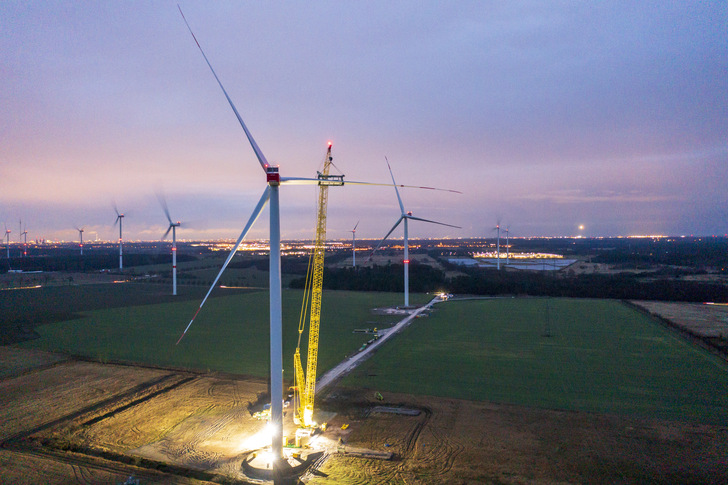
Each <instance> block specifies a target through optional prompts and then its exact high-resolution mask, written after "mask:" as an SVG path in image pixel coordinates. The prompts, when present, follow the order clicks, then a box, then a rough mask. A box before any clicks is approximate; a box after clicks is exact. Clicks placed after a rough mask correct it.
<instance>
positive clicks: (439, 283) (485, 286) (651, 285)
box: [291, 263, 728, 302]
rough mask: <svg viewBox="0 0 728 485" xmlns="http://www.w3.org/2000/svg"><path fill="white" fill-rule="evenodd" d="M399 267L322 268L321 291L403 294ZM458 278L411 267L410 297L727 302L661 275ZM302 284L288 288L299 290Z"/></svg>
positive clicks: (721, 288) (710, 288) (712, 289)
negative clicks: (437, 293)
mask: <svg viewBox="0 0 728 485" xmlns="http://www.w3.org/2000/svg"><path fill="white" fill-rule="evenodd" d="M403 269H404V268H403V266H402V265H401V264H390V265H386V266H372V267H359V268H342V269H332V268H326V269H325V271H324V288H327V289H336V290H357V291H392V292H400V291H403V290H404V288H403V284H404V283H403V277H402V273H403ZM459 269H460V272H461V273H463V274H461V275H460V276H455V277H452V278H446V277H445V273H444V272H443V271H440V270H438V269H435V268H433V267H431V266H428V265H424V264H416V263H412V264H410V291H413V292H434V291H440V290H446V291H448V292H451V293H458V294H473V295H529V296H555V297H575V298H614V299H634V300H667V301H718V302H728V286H726V285H723V284H719V283H708V282H701V281H689V280H680V279H675V278H668V277H666V276H665V275H660V274H654V275H653V274H650V275H645V274H644V273H643V274H640V275H635V274H631V273H619V274H614V275H608V274H579V275H577V274H574V273H573V272H545V271H497V270H483V269H476V268H459ZM304 283H305V279H304V278H298V279H296V280H293V281H292V282H291V287H293V288H303V286H304Z"/></svg>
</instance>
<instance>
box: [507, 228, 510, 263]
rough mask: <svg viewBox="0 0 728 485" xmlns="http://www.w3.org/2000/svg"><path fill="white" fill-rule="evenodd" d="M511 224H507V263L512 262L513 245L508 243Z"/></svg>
mask: <svg viewBox="0 0 728 485" xmlns="http://www.w3.org/2000/svg"><path fill="white" fill-rule="evenodd" d="M510 229H511V226H506V265H507V264H509V263H510V262H511V259H510V258H511V246H510V244H508V234H509V233H510Z"/></svg>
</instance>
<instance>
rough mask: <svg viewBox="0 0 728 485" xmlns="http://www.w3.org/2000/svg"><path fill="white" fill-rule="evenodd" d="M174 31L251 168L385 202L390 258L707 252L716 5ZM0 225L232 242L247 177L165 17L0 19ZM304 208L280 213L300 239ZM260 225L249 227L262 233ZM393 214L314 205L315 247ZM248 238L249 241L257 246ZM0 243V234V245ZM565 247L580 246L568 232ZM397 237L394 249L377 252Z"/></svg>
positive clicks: (300, 198)
mask: <svg viewBox="0 0 728 485" xmlns="http://www.w3.org/2000/svg"><path fill="white" fill-rule="evenodd" d="M180 4H181V7H182V9H183V10H184V12H185V15H186V17H187V19H188V21H189V22H190V25H191V27H192V29H193V30H194V31H195V34H196V36H197V38H198V40H199V41H200V43H201V44H202V47H203V48H204V49H205V51H206V53H207V56H208V58H209V59H210V62H211V63H212V65H213V67H214V68H215V70H216V71H217V74H218V75H219V76H220V78H221V81H222V82H223V84H224V85H225V87H226V89H227V91H228V93H229V94H230V96H231V97H232V99H233V101H234V103H235V104H236V106H237V108H238V110H239V111H240V113H241V114H242V116H243V119H244V120H245V122H246V124H247V125H248V127H249V128H250V130H251V132H252V134H253V136H254V137H255V139H256V140H257V142H258V144H259V145H260V147H261V149H262V151H263V152H264V153H265V155H266V156H267V158H268V159H269V160H270V161H271V162H274V163H277V164H280V166H281V172H282V174H283V175H284V176H306V177H310V176H315V173H316V170H318V169H320V166H321V163H322V161H323V157H324V154H325V150H326V142H327V141H328V140H331V141H333V143H334V146H333V155H334V163H335V164H336V165H337V166H338V167H339V168H340V169H341V171H343V172H344V173H345V174H346V177H347V178H348V179H351V180H369V181H373V182H384V183H386V182H388V181H389V173H388V172H387V166H386V163H385V161H384V157H385V156H386V157H388V158H389V160H390V162H391V163H392V168H393V170H394V175H395V177H396V178H397V182H398V183H403V184H411V185H434V186H438V187H443V188H449V189H456V190H460V191H462V192H463V195H457V194H450V193H446V192H438V193H433V192H430V191H417V190H413V189H405V190H403V191H402V197H403V200H404V203H405V207H406V208H407V209H408V210H411V211H413V213H414V215H416V216H419V217H423V218H427V219H435V220H440V221H443V222H448V223H451V224H457V225H460V226H462V227H463V228H462V229H461V230H456V229H450V228H446V227H441V226H434V225H428V224H422V223H419V224H418V223H412V224H411V225H410V233H411V237H443V236H453V237H473V236H476V237H482V236H492V235H493V234H494V233H493V232H492V230H491V228H492V227H493V226H494V225H495V223H496V221H497V220H498V219H499V218H500V219H501V221H502V224H503V225H504V226H505V225H510V227H511V234H512V235H516V236H539V235H554V236H558V235H576V234H583V235H585V236H608V235H634V234H669V235H681V234H700V235H710V234H721V235H722V234H725V233H726V232H728V190H726V187H727V186H728V183H727V182H726V181H728V141H727V140H728V138H727V137H726V133H728V30H727V29H728V28H727V27H726V26H727V25H728V3H726V2H725V1H716V2H663V1H658V2H618V1H610V2H549V3H546V2H540V1H534V2H487V1H477V2H465V1H457V2H448V3H446V2H420V1H412V2H390V1H386V2H313V5H311V4H310V3H309V2H224V3H223V2H196V1H182V2H181V3H180ZM0 46H1V47H0V56H1V57H0V100H2V110H1V113H2V114H1V115H0V116H1V118H0V220H2V221H5V222H6V223H7V224H8V227H9V228H10V229H12V230H13V233H12V234H11V238H12V239H13V240H17V236H18V219H19V218H22V219H23V220H24V221H26V224H27V228H28V231H29V234H28V235H29V239H34V238H38V237H45V238H54V239H65V240H74V239H77V237H78V236H77V233H76V231H75V230H74V229H73V228H74V226H85V227H86V231H87V232H86V237H87V238H90V237H93V235H91V233H94V232H95V233H97V234H98V236H99V237H100V238H102V239H113V238H114V237H115V236H114V234H115V232H114V229H113V228H112V223H113V221H114V218H115V214H114V210H113V207H112V201H115V202H116V204H117V205H118V207H119V209H120V210H121V211H123V212H125V213H126V215H127V217H126V218H125V226H124V233H125V239H126V238H128V239H132V238H134V239H158V238H159V237H161V235H162V233H163V232H164V231H165V230H166V219H165V216H164V214H163V212H162V210H161V208H160V207H159V204H158V203H157V200H156V197H155V190H158V188H160V187H161V188H162V189H163V190H164V192H165V193H166V194H167V199H168V203H169V207H170V211H171V212H172V216H173V217H174V218H177V219H180V220H182V221H183V223H184V222H189V223H190V225H189V226H187V227H185V226H183V227H182V228H181V229H180V230H179V232H178V235H179V237H180V238H223V237H224V238H234V237H237V235H238V234H239V232H240V230H241V229H242V226H243V225H244V223H245V221H246V220H247V218H248V215H249V213H250V211H251V210H252V208H253V206H254V204H255V203H256V202H257V200H258V198H259V197H260V195H261V193H262V191H263V189H264V176H263V173H262V171H261V169H260V166H259V165H258V163H257V161H256V159H255V156H254V154H253V151H252V150H251V148H250V146H249V145H248V143H247V140H246V139H245V136H244V133H243V131H242V129H241V128H240V126H239V125H238V123H237V120H236V119H235V117H234V115H233V113H232V111H231V109H230V107H229V106H228V105H227V102H226V100H225V98H224V96H223V94H222V92H221V91H220V89H219V87H218V86H217V84H216V82H215V80H214V78H213V76H212V74H211V73H210V71H209V69H208V67H207V65H206V64H205V62H204V59H203V58H202V56H201V55H200V53H199V51H198V50H197V47H196V46H195V43H194V41H193V39H192V37H191V36H190V34H189V32H188V31H187V28H186V26H185V24H184V22H183V20H182V18H181V17H180V15H179V12H178V11H177V5H176V3H175V2H166V1H156V2H151V1H150V2H60V1H59V2H50V1H42V2H40V1H38V2H26V1H17V2H16V1H5V2H2V3H0ZM315 203H316V191H315V189H314V188H313V187H285V188H284V189H283V190H282V200H281V204H282V231H283V237H286V238H304V237H305V238H310V237H312V236H313V230H314V223H315V220H314V218H315ZM266 214H267V211H266ZM398 216H399V207H398V205H397V200H396V197H395V194H394V190H393V189H391V188H387V187H375V188H369V187H367V188H364V187H356V186H348V187H343V188H332V189H330V198H329V220H328V236H329V238H344V237H350V233H349V232H348V231H349V230H351V228H352V227H353V226H354V224H356V222H357V221H358V220H361V223H360V224H359V228H358V230H357V237H363V238H377V237H381V236H383V235H384V234H385V233H386V232H387V231H388V230H389V228H390V227H391V226H392V224H393V223H394V222H395V221H396V219H397V217H398ZM266 219H267V217H262V218H261V219H260V220H259V222H258V224H257V226H256V229H255V230H254V232H253V237H266V234H267V222H266ZM0 222H1V221H0ZM579 224H583V225H584V226H585V229H584V230H583V231H579V230H578V226H579ZM395 235H396V236H398V237H401V231H399V230H398V232H396V233H395Z"/></svg>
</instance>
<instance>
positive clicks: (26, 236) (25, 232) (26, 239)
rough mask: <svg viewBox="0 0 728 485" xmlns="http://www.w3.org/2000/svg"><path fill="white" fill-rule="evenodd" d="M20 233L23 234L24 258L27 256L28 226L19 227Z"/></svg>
mask: <svg viewBox="0 0 728 485" xmlns="http://www.w3.org/2000/svg"><path fill="white" fill-rule="evenodd" d="M21 224H22V222H21ZM20 235H21V236H23V257H24V258H25V257H26V256H28V228H27V227H26V228H25V229H21V230H20ZM18 239H19V238H18Z"/></svg>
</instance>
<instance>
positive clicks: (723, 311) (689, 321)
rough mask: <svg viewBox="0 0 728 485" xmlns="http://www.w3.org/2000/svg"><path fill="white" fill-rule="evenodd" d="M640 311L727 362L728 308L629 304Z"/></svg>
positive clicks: (696, 305)
mask: <svg viewBox="0 0 728 485" xmlns="http://www.w3.org/2000/svg"><path fill="white" fill-rule="evenodd" d="M630 303H631V304H632V305H634V306H636V307H637V308H638V309H641V310H642V311H644V312H647V313H649V314H651V315H653V316H655V317H657V318H658V319H659V320H660V321H661V322H662V323H663V324H665V325H666V326H668V327H673V328H675V329H677V330H678V331H679V332H680V333H682V334H683V336H684V337H686V338H688V339H690V340H692V341H694V342H695V343H697V344H698V345H700V346H702V347H704V348H706V349H708V350H710V351H711V352H713V353H715V354H717V355H719V356H721V357H722V358H723V359H726V360H728V305H726V304H714V305H706V304H704V303H673V302H665V301H632V302H630Z"/></svg>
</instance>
